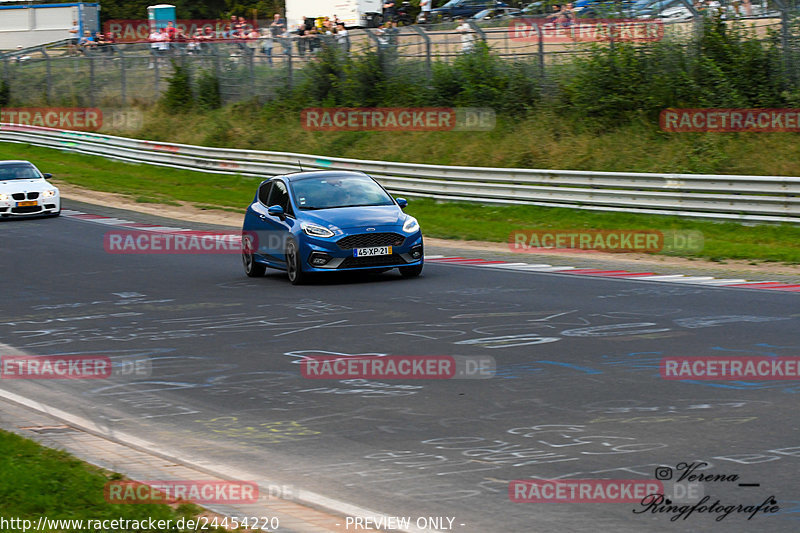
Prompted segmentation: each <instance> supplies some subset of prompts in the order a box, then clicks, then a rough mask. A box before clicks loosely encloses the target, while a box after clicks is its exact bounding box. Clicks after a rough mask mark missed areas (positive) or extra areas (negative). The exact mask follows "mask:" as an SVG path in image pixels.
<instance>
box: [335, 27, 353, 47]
mask: <svg viewBox="0 0 800 533" xmlns="http://www.w3.org/2000/svg"><path fill="white" fill-rule="evenodd" d="M336 44H337V45H338V46H339V48H341V49H342V50H344V52H345V53H350V33H349V32H348V31H347V29H346V28H345V27H344V24H342V23H341V22H340V23H339V24H338V25H337V26H336Z"/></svg>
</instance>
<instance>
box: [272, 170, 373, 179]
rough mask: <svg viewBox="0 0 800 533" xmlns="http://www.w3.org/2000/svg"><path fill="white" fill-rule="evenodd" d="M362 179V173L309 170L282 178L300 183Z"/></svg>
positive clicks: (363, 174)
mask: <svg viewBox="0 0 800 533" xmlns="http://www.w3.org/2000/svg"><path fill="white" fill-rule="evenodd" d="M355 176H357V177H362V178H363V177H364V176H367V177H369V176H368V175H367V174H365V173H364V172H353V171H351V170H310V171H305V172H293V173H291V174H286V175H284V176H283V178H284V179H285V180H286V181H300V180H303V179H307V178H347V177H355Z"/></svg>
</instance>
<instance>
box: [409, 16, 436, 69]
mask: <svg viewBox="0 0 800 533" xmlns="http://www.w3.org/2000/svg"><path fill="white" fill-rule="evenodd" d="M409 28H411V29H412V30H414V31H415V32H417V33H418V34H419V35H420V36H421V37H422V39H423V40H424V41H425V73H426V75H427V76H428V78H430V77H431V38H430V37H428V34H427V33H425V30H423V29H422V28H420V27H419V24H412V25H411V26H409Z"/></svg>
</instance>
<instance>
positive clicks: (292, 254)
mask: <svg viewBox="0 0 800 533" xmlns="http://www.w3.org/2000/svg"><path fill="white" fill-rule="evenodd" d="M286 273H287V274H288V275H289V281H291V282H292V285H302V284H303V283H304V282H305V281H306V278H307V277H308V274H306V273H305V272H303V269H302V268H301V267H300V250H298V249H297V244H296V243H295V242H294V241H289V242H288V244H287V245H286Z"/></svg>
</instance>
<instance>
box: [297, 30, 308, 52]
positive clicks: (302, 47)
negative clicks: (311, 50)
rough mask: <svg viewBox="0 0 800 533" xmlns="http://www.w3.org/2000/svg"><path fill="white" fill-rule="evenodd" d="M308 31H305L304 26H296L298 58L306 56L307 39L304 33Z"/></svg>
mask: <svg viewBox="0 0 800 533" xmlns="http://www.w3.org/2000/svg"><path fill="white" fill-rule="evenodd" d="M307 32H308V30H307V29H306V25H305V24H298V25H297V31H296V32H295V33H296V34H297V54H298V55H299V56H300V57H305V55H306V45H307V44H308V37H306V33H307Z"/></svg>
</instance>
